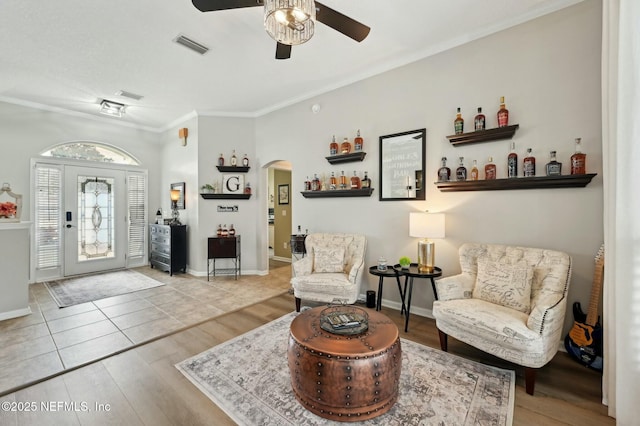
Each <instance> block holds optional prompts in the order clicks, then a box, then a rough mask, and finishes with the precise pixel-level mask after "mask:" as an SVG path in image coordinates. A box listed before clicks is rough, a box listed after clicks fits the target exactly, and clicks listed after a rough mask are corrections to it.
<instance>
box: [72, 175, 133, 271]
mask: <svg viewBox="0 0 640 426" xmlns="http://www.w3.org/2000/svg"><path fill="white" fill-rule="evenodd" d="M125 176H126V173H125V172H124V171H122V170H110V169H101V168H90V167H77V166H66V167H65V185H64V188H65V189H64V212H65V213H64V218H63V227H64V228H63V229H64V247H65V249H64V258H65V259H64V275H65V276H70V275H78V274H87V273H92V272H101V271H106V270H110V269H119V268H124V267H125V262H126V256H125V250H126V247H127V244H126V242H127V221H126V188H125Z"/></svg>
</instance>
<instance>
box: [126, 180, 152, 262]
mask: <svg viewBox="0 0 640 426" xmlns="http://www.w3.org/2000/svg"><path fill="white" fill-rule="evenodd" d="M146 199H147V178H146V175H145V174H143V173H135V172H129V173H128V174H127V210H128V212H129V213H128V214H129V248H128V252H127V263H128V264H132V263H139V262H140V261H142V260H144V254H145V247H146V235H147V208H146V207H147V206H146Z"/></svg>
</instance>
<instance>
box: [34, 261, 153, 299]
mask: <svg viewBox="0 0 640 426" xmlns="http://www.w3.org/2000/svg"><path fill="white" fill-rule="evenodd" d="M44 285H45V286H47V289H48V290H49V293H51V296H52V297H53V298H54V299H55V301H56V303H57V304H58V306H60V307H61V308H64V307H67V306H72V305H78V304H80V303H85V302H93V301H94V300H99V299H104V298H107V297H112V296H119V295H121V294H126V293H132V292H134V291H139V290H145V289H148V288H153V287H159V286H161V285H164V283H161V282H160V281H156V280H154V279H153V278H149V277H147V276H146V275H144V274H141V273H139V272H135V271H131V270H124V271H116V272H107V273H105V274H96V275H87V276H83V277H77V278H67V279H64V280H56V281H49V282H46V283H44Z"/></svg>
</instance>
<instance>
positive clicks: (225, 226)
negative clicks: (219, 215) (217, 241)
mask: <svg viewBox="0 0 640 426" xmlns="http://www.w3.org/2000/svg"><path fill="white" fill-rule="evenodd" d="M221 236H222V237H228V236H229V230H228V229H227V224H226V223H225V224H224V225H222V234H221Z"/></svg>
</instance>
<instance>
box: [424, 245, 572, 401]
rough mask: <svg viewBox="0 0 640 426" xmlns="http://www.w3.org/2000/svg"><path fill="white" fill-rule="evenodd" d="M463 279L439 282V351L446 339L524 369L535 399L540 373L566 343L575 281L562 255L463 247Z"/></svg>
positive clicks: (436, 304)
mask: <svg viewBox="0 0 640 426" xmlns="http://www.w3.org/2000/svg"><path fill="white" fill-rule="evenodd" d="M459 256H460V266H461V269H462V273H461V274H459V275H455V276H451V277H447V278H443V279H441V280H438V281H436V287H437V290H438V300H437V301H435V302H434V303H433V316H434V317H435V319H436V326H437V327H438V333H439V337H440V346H441V348H442V350H443V351H446V350H447V335H450V336H452V337H454V338H456V339H458V340H460V341H462V342H464V343H467V344H469V345H471V346H475V347H476V348H478V349H481V350H483V351H484V352H487V353H490V354H492V355H495V356H497V357H499V358H502V359H505V360H507V361H510V362H513V363H516V364H519V365H522V366H524V367H525V387H526V391H527V393H528V394H530V395H533V391H534V387H535V378H536V369H537V368H540V367H542V366H544V365H545V364H546V363H548V362H549V361H550V360H551V358H553V356H554V355H555V353H556V352H557V350H558V346H559V345H560V342H561V340H562V326H563V324H564V316H565V312H566V309H567V292H568V290H569V280H570V277H571V257H570V256H569V255H568V254H566V253H563V252H559V251H553V250H544V249H537V248H527V247H512V246H505V245H492V244H470V243H467V244H463V245H462V246H461V247H460V249H459Z"/></svg>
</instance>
